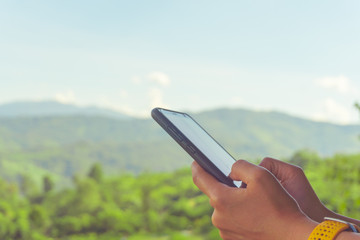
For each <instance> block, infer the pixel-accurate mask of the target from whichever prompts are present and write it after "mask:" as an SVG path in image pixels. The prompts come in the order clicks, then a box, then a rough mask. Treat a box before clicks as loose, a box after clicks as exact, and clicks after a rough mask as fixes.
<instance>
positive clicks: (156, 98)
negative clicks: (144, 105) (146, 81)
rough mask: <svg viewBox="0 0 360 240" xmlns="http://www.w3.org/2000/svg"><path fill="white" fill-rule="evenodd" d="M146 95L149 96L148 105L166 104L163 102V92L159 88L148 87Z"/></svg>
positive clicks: (164, 105) (160, 105)
mask: <svg viewBox="0 0 360 240" xmlns="http://www.w3.org/2000/svg"><path fill="white" fill-rule="evenodd" d="M148 95H149V97H150V107H151V108H154V107H165V108H166V104H165V103H164V102H163V92H162V91H161V90H160V89H159V88H150V89H149V92H148Z"/></svg>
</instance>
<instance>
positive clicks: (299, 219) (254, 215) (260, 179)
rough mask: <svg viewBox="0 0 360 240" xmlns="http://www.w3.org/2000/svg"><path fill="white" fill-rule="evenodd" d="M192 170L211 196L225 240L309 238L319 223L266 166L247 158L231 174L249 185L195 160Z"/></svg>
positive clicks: (200, 184) (199, 184)
mask: <svg viewBox="0 0 360 240" xmlns="http://www.w3.org/2000/svg"><path fill="white" fill-rule="evenodd" d="M192 171H193V180H194V183H195V184H196V185H197V186H198V187H199V189H200V190H201V191H202V192H204V193H205V194H206V195H207V196H208V197H209V198H210V204H211V206H212V207H213V208H214V212H213V216H212V222H213V224H214V226H215V227H217V228H218V229H219V230H220V236H221V237H222V238H223V239H225V240H227V239H231V240H233V239H247V240H263V239H266V240H290V239H291V240H305V239H307V238H308V236H309V235H310V233H311V231H312V230H313V229H314V227H315V226H316V223H315V222H313V221H312V220H310V219H309V218H308V217H307V216H306V215H305V214H304V213H303V212H302V211H301V210H300V208H299V206H298V204H297V203H296V201H295V200H294V199H293V198H292V197H291V196H290V195H289V194H288V193H287V192H286V190H285V189H284V188H283V187H282V186H281V184H280V183H279V182H278V181H277V179H276V178H275V177H274V176H273V175H272V174H271V173H270V172H269V171H268V170H266V169H265V168H262V167H259V166H256V165H253V164H251V163H249V162H246V161H244V160H239V161H237V162H236V163H235V164H234V165H233V167H232V171H231V174H230V177H231V178H232V179H233V180H242V181H244V182H245V183H246V184H247V187H246V188H235V187H229V186H227V185H225V184H222V183H220V182H219V181H218V180H216V179H215V178H213V177H212V176H211V175H210V174H208V173H207V172H206V171H205V170H203V169H202V168H201V167H200V166H199V165H198V164H197V163H195V162H194V163H193V165H192Z"/></svg>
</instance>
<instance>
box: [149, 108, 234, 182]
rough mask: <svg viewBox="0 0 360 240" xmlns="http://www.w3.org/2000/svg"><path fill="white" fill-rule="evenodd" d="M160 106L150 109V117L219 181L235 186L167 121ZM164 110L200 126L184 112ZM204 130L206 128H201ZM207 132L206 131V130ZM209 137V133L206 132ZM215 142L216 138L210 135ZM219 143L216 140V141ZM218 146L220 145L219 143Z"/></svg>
mask: <svg viewBox="0 0 360 240" xmlns="http://www.w3.org/2000/svg"><path fill="white" fill-rule="evenodd" d="M159 109H161V108H154V109H153V110H152V111H151V116H152V118H153V119H154V120H155V121H156V122H157V123H158V124H159V125H160V126H161V127H162V128H163V129H164V130H165V131H166V132H167V133H168V134H169V135H170V136H171V137H172V138H173V139H174V140H175V141H176V142H177V143H178V144H179V145H180V146H181V147H182V148H183V149H184V150H185V151H186V152H187V153H188V154H189V155H190V156H191V157H192V158H193V159H194V160H195V161H196V162H197V163H198V164H199V165H200V166H201V167H202V168H204V169H205V170H206V171H207V172H208V173H210V174H211V175H212V176H214V177H215V178H216V179H218V180H219V181H220V182H222V183H225V184H226V185H228V186H231V187H237V186H236V185H235V184H234V182H233V180H232V179H230V178H229V177H228V176H226V175H225V174H224V173H222V172H221V171H220V170H219V169H218V168H217V167H216V166H215V165H214V164H213V163H212V162H211V161H210V160H209V159H208V158H207V157H206V156H205V155H204V154H203V153H202V152H201V151H200V150H199V149H198V148H197V147H196V146H195V145H194V144H193V143H192V142H191V141H190V140H189V139H188V138H187V137H186V136H185V135H184V134H183V133H182V132H181V131H180V130H179V129H178V128H177V127H176V126H175V125H174V124H173V123H172V122H171V121H169V120H168V119H167V118H166V117H165V116H164V115H163V114H162V113H161V111H159ZM164 110H165V111H170V112H174V113H178V114H185V115H186V116H188V117H190V118H191V119H192V120H193V121H194V122H195V123H196V124H197V125H199V126H200V128H201V129H203V128H202V127H201V125H200V124H198V123H197V122H196V121H195V120H194V119H193V118H192V117H191V116H189V115H188V114H186V113H182V112H176V111H172V110H168V109H164ZM203 130H204V131H205V132H206V130H205V129H203ZM206 133H207V132H206ZM207 134H208V135H209V137H211V135H210V134H209V133H207ZM211 138H212V139H213V140H214V141H215V142H216V140H215V139H214V138H213V137H211ZM216 143H217V144H219V143H218V142H216ZM219 146H221V145H220V144H219Z"/></svg>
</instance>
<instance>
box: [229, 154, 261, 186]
mask: <svg viewBox="0 0 360 240" xmlns="http://www.w3.org/2000/svg"><path fill="white" fill-rule="evenodd" d="M263 170H264V169H263V168H260V167H258V166H256V165H255V164H252V163H249V162H248V161H245V160H238V161H236V162H235V163H234V164H233V165H232V168H231V173H230V178H231V179H233V180H235V181H243V182H245V183H246V184H249V183H250V182H251V181H252V180H253V178H254V176H257V174H256V173H258V171H263Z"/></svg>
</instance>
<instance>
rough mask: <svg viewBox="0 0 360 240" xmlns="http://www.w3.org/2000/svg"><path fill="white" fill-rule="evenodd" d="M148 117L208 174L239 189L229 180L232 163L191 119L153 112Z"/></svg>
mask: <svg viewBox="0 0 360 240" xmlns="http://www.w3.org/2000/svg"><path fill="white" fill-rule="evenodd" d="M151 116H152V117H153V119H154V120H155V121H156V122H157V123H158V124H159V125H160V126H161V127H162V128H163V129H164V130H165V131H166V132H167V133H168V134H169V135H170V136H171V137H172V138H173V139H174V140H175V141H176V142H177V143H178V144H179V145H180V146H181V147H182V148H183V149H184V150H185V151H186V152H187V153H188V154H190V156H191V157H192V158H193V159H194V160H195V161H196V162H197V163H198V164H199V165H200V166H201V167H202V168H204V169H205V170H206V171H207V172H208V173H210V174H211V175H213V176H214V177H215V178H217V179H218V180H219V181H220V182H222V183H225V184H227V185H228V186H231V187H240V186H241V185H242V182H241V181H233V180H232V179H231V178H230V177H229V175H230V172H231V167H232V165H233V164H234V163H235V159H234V158H233V157H232V156H231V155H230V154H229V153H228V152H227V151H226V150H225V149H224V148H223V147H222V146H221V145H220V144H219V143H218V142H217V141H216V140H215V139H214V138H213V137H211V136H210V134H208V133H207V132H206V131H205V130H204V128H202V127H201V126H200V125H199V124H198V123H197V122H196V121H195V120H194V119H193V118H192V117H191V116H190V115H188V114H186V113H183V112H177V111H173V110H168V109H164V108H154V109H153V110H152V111H151ZM244 185H245V184H244ZM242 187H244V186H242Z"/></svg>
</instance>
